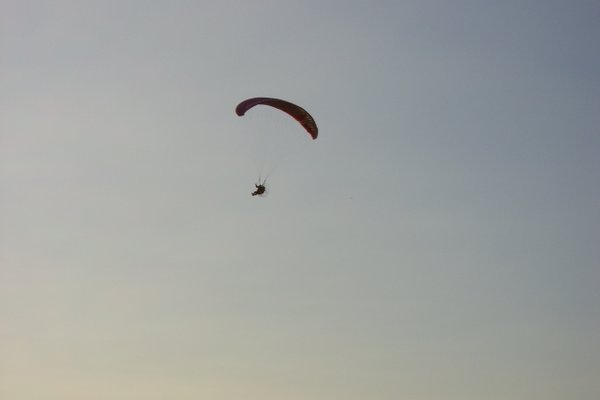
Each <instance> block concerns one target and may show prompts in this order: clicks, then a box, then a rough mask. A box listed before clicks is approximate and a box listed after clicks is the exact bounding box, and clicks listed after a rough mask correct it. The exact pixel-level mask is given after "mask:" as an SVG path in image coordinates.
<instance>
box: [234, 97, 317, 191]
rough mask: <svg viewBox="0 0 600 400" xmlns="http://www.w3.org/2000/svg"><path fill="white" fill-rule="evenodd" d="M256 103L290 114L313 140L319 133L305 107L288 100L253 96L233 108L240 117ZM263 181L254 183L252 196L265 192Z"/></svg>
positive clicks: (256, 104)
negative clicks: (254, 188)
mask: <svg viewBox="0 0 600 400" xmlns="http://www.w3.org/2000/svg"><path fill="white" fill-rule="evenodd" d="M258 105H265V106H270V107H273V108H276V109H278V110H281V111H283V112H284V113H286V114H288V115H290V116H291V117H292V118H294V119H295V120H296V121H298V122H299V123H300V125H302V127H303V128H304V129H305V130H306V132H307V133H308V134H309V135H310V137H311V138H312V139H313V140H315V139H316V138H317V136H318V135H319V129H318V128H317V124H316V123H315V120H314V119H313V117H312V116H311V115H310V114H309V113H308V112H307V111H306V110H305V109H303V108H302V107H300V106H298V105H296V104H293V103H290V102H289V101H285V100H280V99H274V98H271V97H253V98H251V99H247V100H244V101H242V102H241V103H240V104H238V105H237V107H236V108H235V113H236V114H237V115H238V116H240V117H241V116H243V115H244V114H246V112H247V111H248V110H250V109H251V108H253V107H255V106H258ZM265 181H266V178H265ZM265 181H262V182H261V180H260V179H259V180H258V183H256V184H254V186H255V187H256V190H255V191H254V192H252V196H261V197H262V196H263V195H264V194H265V192H266V186H265Z"/></svg>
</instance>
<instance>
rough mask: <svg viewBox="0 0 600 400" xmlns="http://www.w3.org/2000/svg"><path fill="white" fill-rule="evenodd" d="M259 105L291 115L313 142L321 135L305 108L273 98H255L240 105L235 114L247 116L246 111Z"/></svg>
mask: <svg viewBox="0 0 600 400" xmlns="http://www.w3.org/2000/svg"><path fill="white" fill-rule="evenodd" d="M257 105H265V106H271V107H274V108H277V109H279V110H281V111H283V112H284V113H287V114H289V115H290V116H291V117H292V118H294V119H295V120H296V121H298V122H300V125H302V126H303V127H304V129H306V132H308V134H309V135H310V137H312V138H313V140H314V139H316V138H317V136H318V135H319V128H317V124H316V123H315V120H314V119H313V117H312V116H311V115H310V114H309V113H308V112H307V111H306V110H305V109H304V108H302V107H300V106H297V105H295V104H293V103H290V102H289V101H285V100H279V99H274V98H271V97H254V98H251V99H248V100H244V101H242V102H241V103H240V104H238V106H237V107H236V108H235V113H236V114H237V115H238V116H240V117H241V116H242V115H244V114H246V111H248V110H249V109H251V108H252V107H254V106H257Z"/></svg>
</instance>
